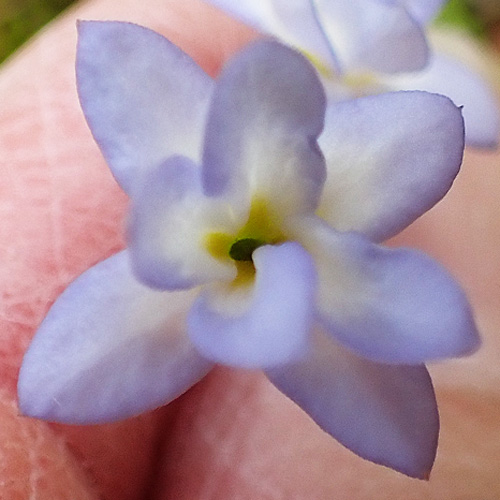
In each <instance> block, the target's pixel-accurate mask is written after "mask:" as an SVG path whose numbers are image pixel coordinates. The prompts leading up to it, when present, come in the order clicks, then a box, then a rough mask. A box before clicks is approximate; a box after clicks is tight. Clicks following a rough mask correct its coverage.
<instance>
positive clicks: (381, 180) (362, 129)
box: [318, 92, 464, 241]
mask: <svg viewBox="0 0 500 500" xmlns="http://www.w3.org/2000/svg"><path fill="white" fill-rule="evenodd" d="M320 145H321V147H322V150H323V153H324V154H325V158H326V162H327V169H328V176H327V180H326V183H325V187H324V190H323V195H322V198H321V204H320V207H319V211H318V213H319V214H320V215H321V217H323V218H324V219H325V220H327V221H328V222H329V224H331V225H332V226H333V227H335V228H336V229H339V230H342V231H358V232H361V233H363V234H365V235H367V236H368V237H369V238H371V239H373V240H376V241H383V240H384V239H387V238H389V237H390V236H393V235H395V234H397V233H398V232H399V231H401V230H402V229H404V228H405V227H406V226H408V225H409V224H410V223H412V222H413V221H414V220H415V219H417V218H418V217H420V215H422V214H423V213H424V212H426V211H427V210H429V208H431V207H432V206H434V205H435V204H436V203H437V202H438V201H439V200H440V199H441V198H442V197H443V196H444V195H445V194H446V193H447V191H448V190H449V188H450V187H451V185H452V183H453V180H454V179H455V176H456V175H457V173H458V171H459V168H460V165H461V162H462V155H463V148H464V125H463V118H462V115H461V111H460V109H458V108H457V107H456V106H455V105H454V104H453V103H452V102H451V101H450V100H449V99H447V98H446V97H443V96H439V95H435V94H428V93H425V92H397V93H387V94H382V95H377V96H368V97H363V98H360V99H355V100H352V101H346V102H342V103H337V104H331V105H330V106H329V107H328V109H327V115H326V123H325V131H324V133H323V134H322V135H321V137H320Z"/></svg>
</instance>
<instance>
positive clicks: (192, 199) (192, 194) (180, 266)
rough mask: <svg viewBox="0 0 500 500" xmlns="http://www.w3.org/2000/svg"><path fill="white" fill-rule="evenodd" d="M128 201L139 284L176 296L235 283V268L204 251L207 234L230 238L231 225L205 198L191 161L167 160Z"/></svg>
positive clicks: (225, 214)
mask: <svg viewBox="0 0 500 500" xmlns="http://www.w3.org/2000/svg"><path fill="white" fill-rule="evenodd" d="M132 198H133V203H132V209H131V213H130V221H129V231H128V233H129V234H128V236H129V238H128V239H129V245H130V254H131V257H132V265H133V268H134V271H135V273H136V275H137V277H138V279H139V280H140V281H142V282H143V283H144V284H146V285H148V286H150V287H153V288H158V289H160V290H177V289H185V288H191V287H193V286H196V285H200V284H203V283H207V282H210V281H213V280H226V281H227V280H232V279H234V278H235V277H236V267H235V265H234V262H232V261H231V260H230V259H229V258H228V260H227V262H226V261H221V260H218V259H215V258H214V257H212V256H211V255H210V254H209V252H208V250H207V248H206V247H204V243H205V241H204V239H205V238H206V235H207V233H208V232H209V231H212V232H231V229H234V228H233V227H232V226H233V225H234V224H233V222H234V221H233V220H230V219H232V217H231V213H230V211H229V210H228V209H227V208H228V207H227V206H226V207H222V206H220V204H218V203H217V202H216V201H214V199H213V198H206V197H205V196H204V195H203V193H202V188H201V179H200V169H199V168H198V167H197V166H196V165H195V164H194V163H193V162H192V161H191V160H189V159H188V158H185V157H182V156H173V157H171V158H169V159H168V160H167V161H165V162H164V163H163V164H161V165H160V166H159V168H156V169H154V170H151V171H150V172H149V173H148V174H147V175H145V177H144V183H143V184H142V186H141V187H140V188H137V189H136V191H135V193H134V195H133V197H132ZM224 208H225V210H224Z"/></svg>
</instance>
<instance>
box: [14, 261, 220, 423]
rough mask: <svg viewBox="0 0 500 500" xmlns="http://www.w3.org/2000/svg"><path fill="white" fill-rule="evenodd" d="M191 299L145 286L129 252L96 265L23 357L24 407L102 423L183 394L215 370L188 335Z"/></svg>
mask: <svg viewBox="0 0 500 500" xmlns="http://www.w3.org/2000/svg"><path fill="white" fill-rule="evenodd" d="M192 299H193V295H192V294H191V293H185V292H184V293H176V294H172V293H166V292H163V293H160V292H153V291H151V290H149V289H148V288H146V287H144V286H142V285H140V284H139V283H138V282H137V281H136V280H135V279H134V277H133V276H132V274H131V273H130V271H129V264H128V255H127V253H126V252H121V253H119V254H117V255H115V256H113V257H111V258H109V259H107V260H105V261H103V262H101V263H100V264H98V265H96V266H94V267H93V268H91V269H89V270H88V271H87V272H85V273H84V274H83V275H82V276H80V277H79V278H78V279H77V280H76V281H75V282H74V283H73V284H71V285H70V286H69V288H68V289H67V290H66V291H65V292H64V293H63V294H62V295H61V296H60V297H59V299H58V300H57V301H56V302H55V304H54V305H53V307H52V309H51V310H50V311H49V313H48V315H47V317H46V318H45V320H44V321H43V323H42V325H41V326H40V329H39V330H38V332H37V334H36V336H35V338H34V340H33V342H32V344H31V346H30V348H29V349H28V351H27V353H26V355H25V357H24V361H23V365H22V367H21V372H20V376H19V387H18V389H19V404H20V408H21V411H22V413H23V414H25V415H29V416H32V417H37V418H43V419H46V420H53V421H59V422H66V423H72V424H81V423H86V424H89V423H99V422H108V421H113V420H118V419H122V418H126V417H130V416H132V415H136V414H138V413H141V412H143V411H146V410H150V409H152V408H155V407H157V406H160V405H163V404H166V403H168V402H169V401H172V400H173V399H175V398H176V397H178V396H179V395H180V394H182V393H183V392H184V391H186V390H187V389H188V388H189V387H191V386H192V385H193V384H194V383H196V382H197V381H198V380H200V379H201V378H202V377H203V376H204V375H205V374H206V373H207V372H208V371H209V370H210V368H211V363H209V362H207V361H206V360H204V359H203V358H201V357H200V356H199V355H198V354H197V352H196V350H195V349H194V347H193V346H192V344H191V343H190V341H189V338H188V336H187V335H186V334H185V330H184V318H185V315H186V311H187V309H188V307H189V305H190V304H191V302H192Z"/></svg>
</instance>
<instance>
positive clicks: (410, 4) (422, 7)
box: [401, 0, 446, 25]
mask: <svg viewBox="0 0 500 500" xmlns="http://www.w3.org/2000/svg"><path fill="white" fill-rule="evenodd" d="M445 2H446V0H402V2H401V3H402V4H403V5H405V6H406V8H407V9H408V10H409V12H410V13H411V15H412V16H413V17H414V19H416V20H417V21H418V22H419V23H420V24H421V25H426V24H428V23H429V22H430V21H432V19H433V18H434V17H436V16H437V15H438V14H439V11H440V10H441V8H442V7H443V5H444V4H445Z"/></svg>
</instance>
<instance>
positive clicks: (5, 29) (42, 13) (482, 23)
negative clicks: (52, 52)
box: [0, 0, 500, 61]
mask: <svg viewBox="0 0 500 500" xmlns="http://www.w3.org/2000/svg"><path fill="white" fill-rule="evenodd" d="M74 1H75V0H0V61H3V60H4V59H5V58H6V57H7V56H8V55H9V54H11V53H12V52H13V51H14V50H15V49H16V48H17V47H19V46H20V45H21V44H23V43H24V42H25V41H26V40H27V39H28V38H29V37H30V36H31V35H32V34H33V33H35V32H36V31H37V30H38V29H40V28H41V27H42V26H43V25H44V24H46V23H47V22H48V21H50V20H51V19H52V18H53V17H55V16H56V15H57V14H58V13H59V12H61V11H62V10H63V9H65V8H66V7H68V6H69V5H70V4H72V3H73V2H74ZM138 1H140V0H138ZM178 1H180V2H181V1H183V0H178ZM235 1H238V0H235ZM256 1H257V0H256ZM332 1H333V0H332ZM499 20H500V0H450V1H449V2H448V4H447V6H446V8H445V9H444V11H443V14H442V15H441V17H440V19H439V20H438V22H439V23H452V24H454V25H458V26H460V27H462V28H464V29H466V30H467V31H469V32H471V33H473V34H475V35H478V36H482V35H484V34H485V33H486V31H487V29H488V26H489V25H490V24H492V23H494V22H498V21H499Z"/></svg>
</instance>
